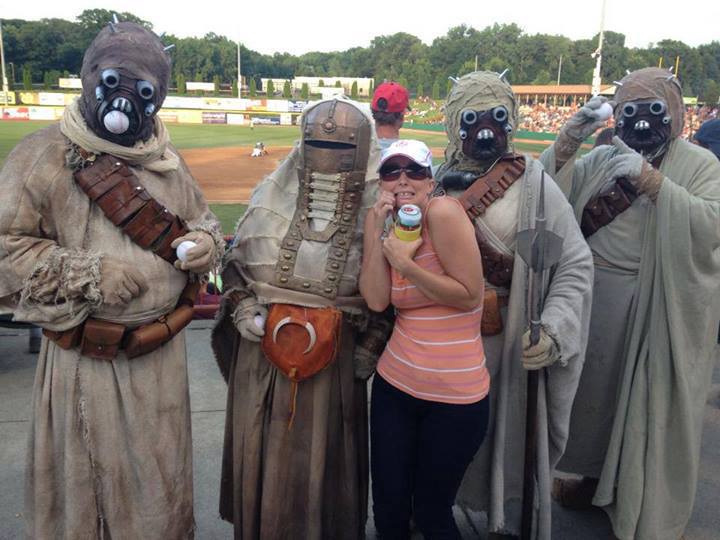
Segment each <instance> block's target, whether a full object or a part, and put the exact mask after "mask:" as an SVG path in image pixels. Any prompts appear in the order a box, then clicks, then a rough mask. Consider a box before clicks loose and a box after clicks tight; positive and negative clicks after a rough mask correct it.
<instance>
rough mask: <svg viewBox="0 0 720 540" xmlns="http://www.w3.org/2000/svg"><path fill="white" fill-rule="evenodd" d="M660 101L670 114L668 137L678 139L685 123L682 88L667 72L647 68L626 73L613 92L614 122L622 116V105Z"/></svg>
mask: <svg viewBox="0 0 720 540" xmlns="http://www.w3.org/2000/svg"><path fill="white" fill-rule="evenodd" d="M652 99H661V100H663V101H664V102H665V103H666V104H667V108H668V111H669V112H670V117H671V120H670V127H671V130H670V137H671V138H672V139H674V138H676V137H678V136H679V135H680V134H681V133H682V130H683V125H684V123H685V105H684V104H683V98H682V87H681V86H680V82H679V81H678V79H677V77H675V75H673V74H672V73H670V72H669V71H667V70H664V69H660V68H656V67H649V68H643V69H638V70H637V71H633V72H632V73H628V74H627V75H626V76H625V77H623V78H622V80H621V81H620V84H619V85H618V89H617V91H616V92H615V101H616V102H617V106H616V107H615V122H616V123H617V122H618V121H619V120H620V118H621V115H622V109H623V107H622V106H623V105H624V104H625V103H628V102H630V101H640V100H652Z"/></svg>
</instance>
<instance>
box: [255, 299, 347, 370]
mask: <svg viewBox="0 0 720 540" xmlns="http://www.w3.org/2000/svg"><path fill="white" fill-rule="evenodd" d="M341 322H342V313H341V312H340V311H339V310H337V309H335V308H332V307H327V308H306V307H302V306H294V305H291V304H272V305H271V306H270V311H269V313H268V318H267V322H266V323H265V336H263V340H262V350H263V352H264V353H265V356H266V357H267V358H268V360H270V362H272V363H273V364H274V365H275V366H276V367H277V368H278V369H279V370H280V371H282V372H283V373H284V374H285V376H286V377H287V378H288V379H290V380H291V381H293V382H294V383H298V382H300V381H303V380H305V379H309V378H310V377H312V376H313V375H315V374H316V373H318V372H319V371H321V370H322V369H324V368H325V367H327V366H328V365H329V364H330V363H331V362H332V361H333V360H335V357H336V356H337V353H338V350H339V349H340V325H341Z"/></svg>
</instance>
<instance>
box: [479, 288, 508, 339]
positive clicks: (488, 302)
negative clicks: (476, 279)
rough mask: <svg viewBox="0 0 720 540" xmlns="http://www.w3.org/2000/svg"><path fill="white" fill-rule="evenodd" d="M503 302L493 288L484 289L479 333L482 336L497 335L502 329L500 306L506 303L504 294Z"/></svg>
mask: <svg viewBox="0 0 720 540" xmlns="http://www.w3.org/2000/svg"><path fill="white" fill-rule="evenodd" d="M502 299H505V302H501V301H500V300H501V297H498V295H497V292H496V291H495V289H485V296H484V298H483V313H482V321H481V323H480V333H481V334H482V335H483V336H497V335H498V334H499V333H501V332H502V331H503V320H502V313H501V312H500V308H501V307H502V306H503V305H507V297H506V296H504V297H502Z"/></svg>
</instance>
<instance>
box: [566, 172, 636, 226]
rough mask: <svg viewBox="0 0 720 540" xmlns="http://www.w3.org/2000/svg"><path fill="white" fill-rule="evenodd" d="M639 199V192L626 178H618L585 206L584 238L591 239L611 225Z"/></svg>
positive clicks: (583, 216)
mask: <svg viewBox="0 0 720 540" xmlns="http://www.w3.org/2000/svg"><path fill="white" fill-rule="evenodd" d="M637 198H638V194H637V191H636V190H635V188H634V187H633V185H632V184H631V183H630V182H629V181H628V180H627V179H626V178H618V179H617V180H615V181H614V182H612V183H611V184H610V185H609V186H607V187H605V188H604V189H603V190H602V191H600V192H599V193H598V194H597V195H596V196H595V197H593V198H592V199H590V201H589V202H588V203H587V204H586V205H585V208H584V209H583V213H582V220H581V221H580V230H581V231H582V233H583V236H584V237H585V238H589V237H591V236H592V235H593V234H595V233H596V232H598V231H599V230H600V229H602V228H603V227H604V226H605V225H608V224H610V223H611V222H612V221H613V220H614V219H615V218H616V217H618V216H619V215H620V214H622V213H623V212H624V211H625V210H627V209H628V208H630V207H631V206H632V203H633V201H634V200H635V199H637Z"/></svg>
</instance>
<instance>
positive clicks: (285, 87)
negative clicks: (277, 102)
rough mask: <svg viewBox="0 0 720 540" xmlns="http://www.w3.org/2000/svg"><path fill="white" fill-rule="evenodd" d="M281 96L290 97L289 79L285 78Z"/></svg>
mask: <svg viewBox="0 0 720 540" xmlns="http://www.w3.org/2000/svg"><path fill="white" fill-rule="evenodd" d="M282 96H283V97H284V98H285V99H290V98H291V97H292V88H291V87H290V81H288V80H286V81H285V83H284V84H283V93H282Z"/></svg>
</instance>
